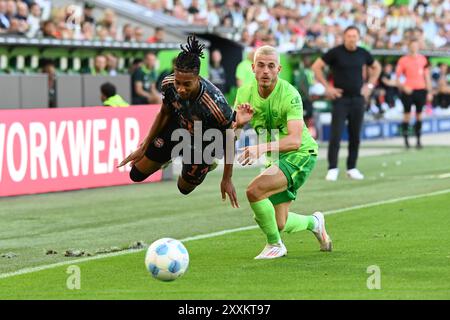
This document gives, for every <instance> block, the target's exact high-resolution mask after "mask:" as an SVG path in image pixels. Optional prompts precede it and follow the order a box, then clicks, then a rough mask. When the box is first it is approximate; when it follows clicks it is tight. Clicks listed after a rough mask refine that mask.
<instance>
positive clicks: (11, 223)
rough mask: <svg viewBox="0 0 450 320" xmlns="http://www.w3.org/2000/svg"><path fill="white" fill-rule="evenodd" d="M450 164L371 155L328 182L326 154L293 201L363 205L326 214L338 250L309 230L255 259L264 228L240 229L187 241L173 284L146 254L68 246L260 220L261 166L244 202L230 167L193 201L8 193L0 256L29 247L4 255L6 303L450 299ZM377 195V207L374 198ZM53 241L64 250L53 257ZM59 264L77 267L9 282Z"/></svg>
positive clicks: (447, 156) (164, 187)
mask: <svg viewBox="0 0 450 320" xmlns="http://www.w3.org/2000/svg"><path fill="white" fill-rule="evenodd" d="M449 160H450V152H449V150H448V148H447V149H445V148H426V149H424V150H422V151H420V152H419V151H415V150H411V151H408V152H406V151H402V152H399V153H393V154H390V155H383V156H373V157H367V158H361V159H360V165H359V167H360V169H361V170H362V171H363V172H364V173H365V174H366V180H364V181H362V182H355V181H350V180H348V179H346V178H344V177H341V179H340V180H338V181H337V182H336V183H327V182H326V181H324V179H323V177H324V176H325V172H326V163H325V162H324V161H320V162H319V163H318V166H317V168H316V169H315V171H314V173H313V175H312V176H311V178H310V180H309V181H308V183H307V184H306V185H305V186H304V187H303V188H302V189H301V191H300V192H299V197H298V199H297V201H295V202H294V203H293V205H292V208H291V209H292V211H294V212H297V213H302V214H311V213H313V212H314V211H316V210H321V211H332V210H337V209H346V208H351V207H355V206H362V207H360V208H356V209H349V210H340V211H339V212H337V213H335V214H331V215H328V216H327V217H326V221H327V229H328V231H329V233H330V235H331V236H332V238H333V242H334V251H333V252H331V253H324V252H320V251H319V248H318V243H317V241H316V239H315V238H314V236H313V235H312V234H311V233H309V232H307V231H305V232H302V233H298V234H294V235H283V238H284V241H285V243H286V246H287V248H288V256H287V257H285V258H282V259H277V260H273V261H256V260H253V257H254V256H255V255H257V254H258V253H259V252H260V250H261V249H262V247H263V246H264V237H263V235H262V233H261V232H260V231H259V229H251V230H245V231H239V232H234V233H229V234H225V235H221V236H216V237H211V238H206V239H200V240H193V241H188V242H185V246H186V248H187V249H188V251H189V253H190V260H191V261H190V266H189V269H188V271H187V273H186V274H185V275H184V276H183V277H182V278H180V279H178V280H176V281H174V282H171V283H163V282H159V281H157V280H154V279H153V278H152V277H151V276H150V274H149V273H148V272H147V271H146V269H145V266H144V256H145V251H139V252H135V253H129V254H126V255H120V256H115V257H108V258H102V259H98V260H91V261H85V262H76V259H77V258H66V257H64V256H63V255H62V252H64V250H67V249H83V250H87V251H95V250H96V249H98V248H108V247H111V246H126V245H128V244H130V243H132V242H133V241H137V240H144V241H145V242H147V243H150V242H152V241H153V240H156V239H158V238H161V237H173V238H178V239H183V238H187V237H190V236H195V235H201V234H209V233H212V232H217V231H221V230H228V229H233V228H239V227H245V226H251V225H254V224H255V223H254V221H253V219H252V214H251V210H250V208H249V205H248V203H247V202H246V201H245V197H244V195H245V192H244V191H245V187H246V185H247V184H248V183H249V181H250V180H251V179H252V177H254V176H255V175H256V174H257V173H258V172H259V170H258V169H246V170H242V169H240V170H236V171H235V174H234V182H235V186H236V188H237V191H238V197H239V200H240V205H241V208H240V209H232V208H231V206H230V205H229V203H228V202H226V203H223V202H222V201H221V200H220V192H219V182H220V177H221V173H220V172H213V173H212V174H210V175H209V176H208V178H207V180H206V181H205V183H204V185H202V186H201V187H200V188H199V189H198V190H196V191H195V192H194V193H193V194H191V195H190V196H188V197H184V196H181V195H179V194H178V191H177V189H176V186H175V183H174V182H173V181H171V182H164V183H158V184H140V185H133V186H127V187H112V188H101V189H93V190H81V191H75V192H64V193H54V194H45V195H34V196H24V197H14V198H4V199H0V221H1V223H0V253H6V252H14V253H15V254H17V255H18V256H17V257H16V258H13V259H7V258H0V300H1V299H450V282H449V281H448V279H450V232H449V230H450V209H449V208H450V177H449V173H450V161H449ZM341 164H342V166H343V165H344V161H341ZM341 169H342V171H344V169H345V168H344V167H342V168H341ZM439 191H442V192H440V193H439ZM446 191H448V192H446ZM436 192H438V193H437V194H436V195H433V196H422V197H416V198H413V199H406V200H399V201H395V202H392V203H390V202H387V201H388V200H391V199H398V198H402V197H411V196H415V195H425V194H430V193H436ZM371 203H377V204H375V205H370V206H366V205H367V204H371ZM46 249H52V250H55V251H57V252H58V254H57V255H52V256H48V255H45V253H44V250H46ZM71 261H74V263H73V264H75V265H77V266H78V267H79V268H80V270H81V288H80V290H69V289H68V288H67V285H66V282H67V279H68V277H69V275H68V274H67V273H66V271H67V268H68V267H69V266H70V264H71ZM57 262H67V263H68V264H67V265H64V266H59V267H55V268H51V269H47V270H42V271H38V272H32V273H26V274H22V275H16V276H11V277H6V278H2V275H3V276H4V275H5V274H8V273H12V272H15V271H18V270H22V269H26V268H31V267H37V266H45V265H50V264H54V263H57ZM370 266H377V267H379V270H380V275H381V277H380V289H374V290H369V289H368V287H367V282H368V278H369V277H371V275H372V273H370V272H369V273H368V268H369V267H370Z"/></svg>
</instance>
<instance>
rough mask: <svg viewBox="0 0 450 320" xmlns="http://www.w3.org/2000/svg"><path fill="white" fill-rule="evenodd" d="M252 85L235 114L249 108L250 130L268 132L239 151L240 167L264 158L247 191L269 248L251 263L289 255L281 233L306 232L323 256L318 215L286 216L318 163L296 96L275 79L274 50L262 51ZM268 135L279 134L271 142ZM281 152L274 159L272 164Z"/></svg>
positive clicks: (326, 245)
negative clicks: (263, 167)
mask: <svg viewBox="0 0 450 320" xmlns="http://www.w3.org/2000/svg"><path fill="white" fill-rule="evenodd" d="M252 67H253V72H254V73H255V78H256V79H255V80H254V81H253V82H252V83H250V84H247V85H245V86H243V87H241V88H239V89H238V92H237V96H236V102H235V106H236V108H238V109H240V108H250V109H251V111H252V112H253V117H252V120H251V124H252V126H253V128H254V129H255V131H256V132H257V133H258V135H261V134H262V133H263V132H264V130H267V133H268V137H269V139H267V140H268V141H267V143H265V142H264V143H261V144H258V145H256V146H249V147H245V148H243V152H242V154H241V155H240V157H239V159H238V161H239V162H240V163H241V164H242V165H247V164H252V163H254V162H255V161H256V160H257V159H258V158H259V157H261V156H262V155H263V154H266V158H267V159H268V162H269V163H268V165H267V167H268V168H267V169H266V170H265V171H263V172H262V173H261V174H260V175H258V176H257V177H256V178H255V179H253V181H252V182H251V183H250V184H249V186H248V187H247V199H248V201H249V202H250V206H251V208H252V210H253V212H254V218H255V220H256V222H257V223H258V225H259V227H260V228H261V230H262V231H263V232H264V234H265V235H266V237H267V245H266V246H265V248H264V249H263V251H262V252H261V253H260V254H259V255H258V256H256V257H255V259H274V258H279V257H283V256H285V255H286V254H287V249H286V247H285V245H284V244H283V242H282V240H281V236H280V234H281V232H285V233H294V232H298V231H302V230H310V231H312V232H313V234H314V235H315V236H316V238H317V239H318V240H319V243H320V250H321V251H331V249H332V242H331V238H330V237H329V236H328V234H327V232H326V229H325V219H324V215H323V214H322V213H321V212H316V213H314V214H313V215H309V216H304V215H299V214H296V213H293V212H289V207H290V205H291V202H292V201H293V200H295V198H296V196H297V190H298V189H299V188H300V187H301V186H302V185H303V184H304V183H305V182H306V180H307V178H308V177H309V175H310V174H311V171H312V170H313V168H314V166H315V164H316V161H317V153H318V146H317V143H316V141H315V140H314V139H313V138H312V137H311V135H310V134H309V131H308V129H307V128H306V126H305V125H304V122H303V106H302V100H301V97H300V94H299V93H298V91H297V90H296V89H295V88H294V87H293V86H292V85H291V84H290V83H289V82H287V81H285V80H283V79H280V78H279V77H278V75H279V73H280V71H281V65H280V59H279V55H278V53H277V51H276V49H275V48H273V47H271V46H262V47H260V48H259V49H258V50H257V51H256V53H255V58H254V63H253V66H252ZM271 130H279V131H278V134H276V136H275V138H271V137H272V134H271V133H270V132H271ZM274 152H279V157H278V159H272V156H273V155H274Z"/></svg>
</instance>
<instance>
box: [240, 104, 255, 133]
mask: <svg viewBox="0 0 450 320" xmlns="http://www.w3.org/2000/svg"><path fill="white" fill-rule="evenodd" d="M253 113H254V111H253V108H252V106H251V105H250V104H249V103H243V104H240V105H238V106H237V108H236V127H237V128H242V127H243V126H245V125H246V124H247V123H248V122H249V121H250V120H251V119H252V117H253Z"/></svg>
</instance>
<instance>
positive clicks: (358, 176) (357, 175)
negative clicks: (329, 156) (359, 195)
mask: <svg viewBox="0 0 450 320" xmlns="http://www.w3.org/2000/svg"><path fill="white" fill-rule="evenodd" d="M347 177H349V178H350V179H353V180H364V175H363V174H362V173H361V172H360V171H359V170H358V169H356V168H354V169H350V170H348V171H347Z"/></svg>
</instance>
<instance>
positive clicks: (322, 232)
mask: <svg viewBox="0 0 450 320" xmlns="http://www.w3.org/2000/svg"><path fill="white" fill-rule="evenodd" d="M313 217H315V218H316V219H317V221H316V227H315V228H314V229H313V230H312V232H313V233H314V235H315V236H316V238H317V240H319V243H320V251H331V250H332V248H333V243H332V242H331V238H330V236H329V235H328V233H327V230H326V229H325V217H324V215H323V213H322V212H315V213H314V214H313Z"/></svg>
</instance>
